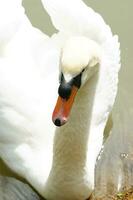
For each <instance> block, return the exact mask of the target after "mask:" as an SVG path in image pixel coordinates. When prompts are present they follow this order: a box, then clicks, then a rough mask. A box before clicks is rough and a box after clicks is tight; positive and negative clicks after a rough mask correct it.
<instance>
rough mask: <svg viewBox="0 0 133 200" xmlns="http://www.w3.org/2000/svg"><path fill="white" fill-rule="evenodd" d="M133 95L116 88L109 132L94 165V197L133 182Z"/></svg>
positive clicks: (119, 189) (113, 191)
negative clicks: (117, 92) (115, 98)
mask: <svg viewBox="0 0 133 200" xmlns="http://www.w3.org/2000/svg"><path fill="white" fill-rule="evenodd" d="M132 99H133V98H132V97H131V96H129V94H128V95H127V93H126V92H122V91H121V90H120V91H119V95H118V99H117V102H116V106H115V108H114V110H113V128H112V133H111V135H110V136H109V137H108V139H107V140H106V142H105V145H104V148H103V149H102V151H101V153H100V155H99V158H98V160H97V165H96V170H95V173H96V180H95V197H106V199H107V196H113V195H114V194H118V192H122V191H123V190H125V189H129V188H131V187H132V186H133V109H132V102H131V101H132Z"/></svg>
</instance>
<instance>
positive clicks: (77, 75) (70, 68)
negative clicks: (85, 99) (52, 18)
mask: <svg viewBox="0 0 133 200" xmlns="http://www.w3.org/2000/svg"><path fill="white" fill-rule="evenodd" d="M100 58H101V51H100V48H99V46H98V44H97V43H96V42H94V41H92V40H90V39H88V38H86V37H83V36H77V37H71V38H69V39H68V40H67V41H66V43H65V45H64V46H63V48H62V51H61V57H60V78H59V79H60V80H59V82H60V85H59V89H58V94H59V97H58V100H57V103H56V106H55V109H54V112H53V116H52V120H53V122H54V124H55V125H56V126H62V125H64V124H65V123H66V122H67V121H68V117H69V114H70V111H71V108H72V105H73V103H74V99H75V97H76V94H77V92H78V90H79V89H80V88H82V86H83V85H84V84H85V83H86V82H87V81H88V79H89V78H90V77H91V76H92V75H93V74H94V73H95V72H96V71H97V69H98V67H97V66H98V64H99V63H100Z"/></svg>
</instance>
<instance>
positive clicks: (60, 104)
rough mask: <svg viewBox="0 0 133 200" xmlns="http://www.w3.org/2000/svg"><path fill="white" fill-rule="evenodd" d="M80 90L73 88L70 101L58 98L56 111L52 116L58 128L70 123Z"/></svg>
mask: <svg viewBox="0 0 133 200" xmlns="http://www.w3.org/2000/svg"><path fill="white" fill-rule="evenodd" d="M77 91H78V88H77V87H76V86H72V91H71V95H70V97H69V98H68V99H63V98H62V97H60V96H59V97H58V99H57V103H56V106H55V109H54V111H53V115H52V121H53V123H54V124H55V125H56V126H62V125H64V124H65V123H66V122H67V121H68V117H69V114H70V111H71V108H72V105H73V102H74V99H75V96H76V94H77Z"/></svg>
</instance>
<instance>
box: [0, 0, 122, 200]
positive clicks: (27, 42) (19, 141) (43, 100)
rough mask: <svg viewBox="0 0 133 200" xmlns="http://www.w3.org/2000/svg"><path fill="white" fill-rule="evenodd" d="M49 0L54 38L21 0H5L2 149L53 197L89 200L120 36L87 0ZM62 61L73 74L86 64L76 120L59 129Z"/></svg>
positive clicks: (0, 62)
mask: <svg viewBox="0 0 133 200" xmlns="http://www.w3.org/2000/svg"><path fill="white" fill-rule="evenodd" d="M42 3H43V5H44V7H45V9H46V10H47V12H48V14H49V15H50V17H51V19H52V22H53V24H54V26H55V28H57V29H58V30H59V32H58V33H57V34H54V35H53V36H52V37H51V38H50V37H48V36H46V35H44V34H43V33H41V32H40V31H39V30H37V29H35V28H34V27H32V25H31V24H30V22H29V21H28V19H27V17H26V16H25V14H24V12H23V8H22V6H21V1H20V0H14V3H10V0H6V3H5V2H3V1H2V0H1V1H0V10H1V14H0V15H1V16H2V17H1V18H0V19H1V21H0V40H1V41H2V43H1V47H0V155H1V157H2V159H3V160H4V162H5V163H6V164H7V165H8V166H9V167H10V168H11V169H12V170H14V171H16V172H17V173H19V174H20V175H21V176H23V177H25V178H26V179H27V180H28V181H29V182H30V183H31V184H32V185H33V187H35V189H36V190H38V191H39V192H40V193H41V194H42V195H43V196H44V197H46V199H48V200H52V199H53V200H55V199H58V200H69V199H70V200H72V199H75V200H76V199H77V200H84V199H86V198H87V197H89V195H90V194H91V192H92V189H93V187H94V166H95V162H96V158H97V155H98V153H99V151H100V148H101V145H102V139H103V131H104V127H105V124H106V121H107V118H108V115H109V113H110V111H111V109H112V106H113V103H114V100H115V96H116V92H117V82H118V71H119V68H120V63H119V62H120V55H119V43H118V39H117V36H113V35H112V33H111V30H110V28H109V26H107V25H106V24H105V22H104V21H103V19H102V17H101V16H100V15H99V14H97V13H95V12H94V11H93V10H92V9H91V8H88V7H87V6H86V5H85V4H84V3H83V2H82V1H81V0H73V1H70V0H69V1H67V3H66V2H65V1H64V0H56V1H55V0H42ZM9 4H11V7H9V8H10V9H9V13H11V14H10V15H7V16H6V19H5V18H3V16H4V15H5V12H6V9H7V6H6V5H9ZM70 5H71V6H70ZM2 20H3V21H2ZM44 23H45V22H44ZM3 27H4V28H3ZM2 31H3V32H2ZM5 33H6V35H4V34H5ZM75 38H76V39H75ZM74 40H77V42H76V48H75V49H74V44H75V43H74ZM84 40H85V41H87V42H85V43H84V42H83V41H84ZM83 44H84V45H83ZM69 45H70V52H69V50H68V49H69ZM87 45H89V46H87ZM78 47H79V49H80V48H81V54H80V51H79V49H77V48H78ZM84 48H85V49H86V50H84ZM76 49H77V50H78V51H76ZM94 49H95V50H96V51H94ZM87 52H88V55H89V56H88V57H86V56H87ZM85 55H86V56H85ZM61 56H62V57H61ZM63 56H64V57H63ZM76 58H77V59H76ZM68 59H71V62H70V60H68ZM84 59H85V60H84ZM90 61H91V64H90ZM68 63H70V65H69V64H68ZM71 63H72V66H74V68H73V70H71ZM86 63H87V64H88V66H83V65H86ZM95 64H98V65H99V66H95ZM59 65H60V71H62V72H63V73H64V76H65V77H69V79H71V78H73V77H75V76H76V75H77V74H78V73H80V72H81V71H82V69H83V68H84V67H86V70H85V71H84V72H83V76H82V85H81V86H82V87H81V88H80V89H79V92H78V94H77V97H76V99H75V102H74V105H73V109H72V112H71V115H70V119H69V121H68V123H67V124H66V125H64V126H63V127H61V128H57V129H55V126H54V125H53V124H52V111H53V109H54V104H55V101H56V97H57V90H58V74H59V72H58V71H59V70H58V69H59ZM76 66H77V67H76ZM97 67H98V68H97ZM97 71H98V72H97ZM90 77H91V78H90ZM66 79H67V78H66Z"/></svg>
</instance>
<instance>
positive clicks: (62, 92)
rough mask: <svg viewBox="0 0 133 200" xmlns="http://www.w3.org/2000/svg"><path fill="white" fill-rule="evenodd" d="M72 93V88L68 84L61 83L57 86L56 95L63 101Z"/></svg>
mask: <svg viewBox="0 0 133 200" xmlns="http://www.w3.org/2000/svg"><path fill="white" fill-rule="evenodd" d="M71 91H72V86H71V85H70V84H69V83H62V84H60V86H59V89H58V93H59V96H60V97H62V98H63V99H69V97H70V95H71Z"/></svg>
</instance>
